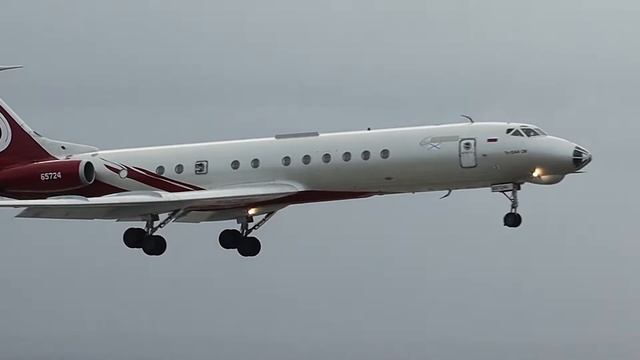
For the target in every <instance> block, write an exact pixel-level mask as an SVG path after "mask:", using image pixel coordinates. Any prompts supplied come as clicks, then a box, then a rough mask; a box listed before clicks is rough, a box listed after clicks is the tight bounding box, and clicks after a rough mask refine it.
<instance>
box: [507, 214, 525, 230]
mask: <svg viewBox="0 0 640 360" xmlns="http://www.w3.org/2000/svg"><path fill="white" fill-rule="evenodd" d="M503 220H504V226H506V227H511V228H516V227H518V226H520V224H522V216H521V215H520V214H518V213H513V212H510V213H507V214H506V215H505V216H504V219H503Z"/></svg>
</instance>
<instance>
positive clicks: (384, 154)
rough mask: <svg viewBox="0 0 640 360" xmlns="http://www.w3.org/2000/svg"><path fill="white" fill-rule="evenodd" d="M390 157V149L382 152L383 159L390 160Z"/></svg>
mask: <svg viewBox="0 0 640 360" xmlns="http://www.w3.org/2000/svg"><path fill="white" fill-rule="evenodd" d="M389 155H390V153H389V149H382V151H380V157H381V158H383V159H388V158H389Z"/></svg>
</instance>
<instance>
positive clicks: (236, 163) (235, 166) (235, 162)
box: [231, 160, 240, 170]
mask: <svg viewBox="0 0 640 360" xmlns="http://www.w3.org/2000/svg"><path fill="white" fill-rule="evenodd" d="M231 168H232V169H233V170H238V169H239V168H240V161H238V160H233V161H232V162H231Z"/></svg>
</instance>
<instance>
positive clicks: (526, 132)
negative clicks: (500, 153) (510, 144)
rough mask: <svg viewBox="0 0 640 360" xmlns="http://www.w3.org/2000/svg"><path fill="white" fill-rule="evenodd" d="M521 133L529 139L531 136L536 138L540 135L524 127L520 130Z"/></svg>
mask: <svg viewBox="0 0 640 360" xmlns="http://www.w3.org/2000/svg"><path fill="white" fill-rule="evenodd" d="M522 132H523V133H524V134H525V135H527V136H528V137H531V136H538V135H540V134H538V133H537V132H536V131H535V130H533V129H531V128H525V127H523V128H522Z"/></svg>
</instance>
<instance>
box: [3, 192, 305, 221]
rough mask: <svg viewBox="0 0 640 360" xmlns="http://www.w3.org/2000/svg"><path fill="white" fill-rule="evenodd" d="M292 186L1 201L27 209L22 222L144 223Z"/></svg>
mask: <svg viewBox="0 0 640 360" xmlns="http://www.w3.org/2000/svg"><path fill="white" fill-rule="evenodd" d="M298 191H299V189H298V188H297V187H296V186H294V185H291V184H283V183H261V184H246V185H241V186H234V187H230V188H224V189H216V190H199V191H185V192H164V191H132V192H124V193H118V194H113V195H106V196H101V197H90V198H85V197H81V196H62V197H53V198H48V199H42V200H0V208H24V210H23V211H22V212H21V213H19V214H18V215H17V217H23V218H47V219H114V220H130V219H141V218H144V217H145V216H147V215H149V214H164V213H168V212H171V211H175V210H182V211H184V212H185V213H188V212H190V211H211V210H225V209H237V208H246V207H251V206H252V204H257V203H260V202H264V201H269V200H274V199H279V198H283V197H285V196H288V195H292V194H295V193H297V192H298Z"/></svg>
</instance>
